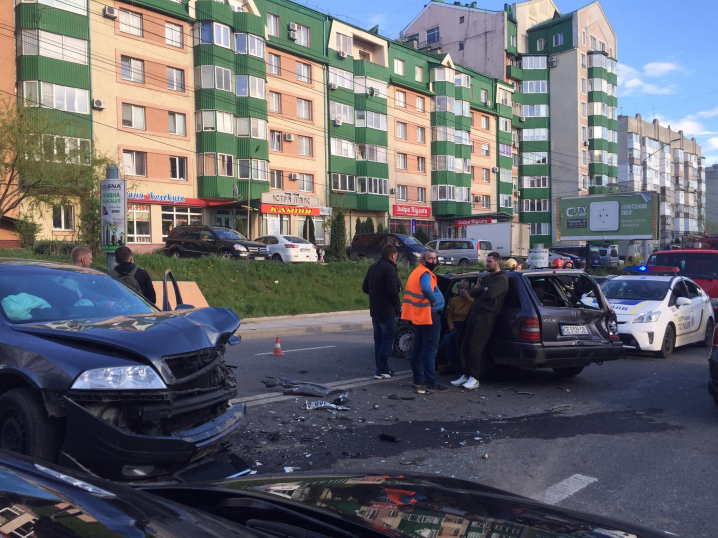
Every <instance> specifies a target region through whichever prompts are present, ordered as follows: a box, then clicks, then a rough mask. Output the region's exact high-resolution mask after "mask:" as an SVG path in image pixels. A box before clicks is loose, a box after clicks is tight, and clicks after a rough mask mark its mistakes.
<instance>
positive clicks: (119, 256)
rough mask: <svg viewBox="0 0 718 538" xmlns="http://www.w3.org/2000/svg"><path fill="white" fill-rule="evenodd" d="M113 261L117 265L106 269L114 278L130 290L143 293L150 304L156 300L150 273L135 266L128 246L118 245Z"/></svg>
mask: <svg viewBox="0 0 718 538" xmlns="http://www.w3.org/2000/svg"><path fill="white" fill-rule="evenodd" d="M115 261H116V262H117V265H115V267H114V268H113V269H110V270H109V271H107V274H108V275H110V276H111V277H112V278H114V279H115V280H118V281H120V282H122V283H123V284H124V285H125V286H127V287H128V288H130V289H131V290H133V291H135V292H137V293H139V294H140V295H143V296H144V297H145V299H147V300H148V301H149V302H151V303H152V304H155V303H156V302H157V294H156V293H155V288H154V286H153V285H152V278H151V277H150V274H149V273H148V272H147V271H145V270H144V269H142V268H141V267H137V266H136V265H135V264H134V263H133V262H134V259H133V257H132V251H131V250H130V248H129V247H120V248H118V249H117V250H116V251H115Z"/></svg>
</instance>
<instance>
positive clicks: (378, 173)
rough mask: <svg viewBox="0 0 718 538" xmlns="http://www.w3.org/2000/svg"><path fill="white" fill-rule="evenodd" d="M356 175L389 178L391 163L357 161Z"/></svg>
mask: <svg viewBox="0 0 718 538" xmlns="http://www.w3.org/2000/svg"><path fill="white" fill-rule="evenodd" d="M356 171H357V172H356V175H357V176H360V177H364V176H366V177H381V178H384V179H388V178H389V165H388V164H384V163H375V162H371V161H357V162H356Z"/></svg>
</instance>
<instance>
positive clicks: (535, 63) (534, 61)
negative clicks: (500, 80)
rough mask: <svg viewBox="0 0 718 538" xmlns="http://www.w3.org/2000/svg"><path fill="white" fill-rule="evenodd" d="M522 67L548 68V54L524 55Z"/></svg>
mask: <svg viewBox="0 0 718 538" xmlns="http://www.w3.org/2000/svg"><path fill="white" fill-rule="evenodd" d="M521 69H546V56H524V57H523V58H521Z"/></svg>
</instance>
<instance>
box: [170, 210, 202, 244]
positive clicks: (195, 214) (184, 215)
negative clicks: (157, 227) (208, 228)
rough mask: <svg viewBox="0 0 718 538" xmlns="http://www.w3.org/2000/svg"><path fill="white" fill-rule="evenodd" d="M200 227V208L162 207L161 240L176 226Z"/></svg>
mask: <svg viewBox="0 0 718 538" xmlns="http://www.w3.org/2000/svg"><path fill="white" fill-rule="evenodd" d="M187 225H190V226H201V225H202V208H201V207H177V206H172V205H169V206H167V205H163V206H162V240H163V241H164V240H165V239H166V238H167V236H168V235H169V233H170V232H171V231H172V230H174V229H175V227H177V226H187Z"/></svg>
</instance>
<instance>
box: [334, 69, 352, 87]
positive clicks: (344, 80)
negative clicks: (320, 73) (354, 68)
mask: <svg viewBox="0 0 718 538" xmlns="http://www.w3.org/2000/svg"><path fill="white" fill-rule="evenodd" d="M329 84H336V85H337V87H338V88H346V89H347V90H353V89H354V74H353V73H351V72H349V71H344V70H343V69H337V68H336V67H330V68H329Z"/></svg>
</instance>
